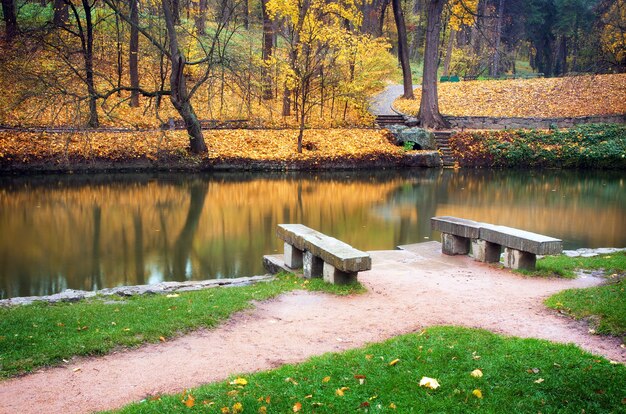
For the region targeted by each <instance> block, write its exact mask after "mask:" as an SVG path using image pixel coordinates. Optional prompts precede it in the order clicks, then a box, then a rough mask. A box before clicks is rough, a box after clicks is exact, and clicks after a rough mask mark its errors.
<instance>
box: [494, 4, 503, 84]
mask: <svg viewBox="0 0 626 414" xmlns="http://www.w3.org/2000/svg"><path fill="white" fill-rule="evenodd" d="M503 16H504V0H500V4H499V6H498V20H497V22H496V34H495V36H496V38H495V42H494V44H495V46H494V51H493V61H492V62H491V76H492V77H494V78H497V77H498V76H499V75H500V42H501V40H502V17H503Z"/></svg>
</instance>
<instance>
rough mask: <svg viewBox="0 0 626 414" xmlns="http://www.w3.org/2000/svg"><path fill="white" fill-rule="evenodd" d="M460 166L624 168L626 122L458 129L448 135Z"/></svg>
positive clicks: (625, 164)
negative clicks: (546, 128) (467, 130)
mask: <svg viewBox="0 0 626 414" xmlns="http://www.w3.org/2000/svg"><path fill="white" fill-rule="evenodd" d="M450 147H451V149H452V151H453V154H454V155H455V156H456V157H457V159H458V160H459V164H460V165H461V166H466V167H545V168H626V155H625V154H626V126H625V125H618V124H588V125H580V126H577V127H574V128H571V129H563V130H557V129H551V130H547V131H537V130H504V131H477V132H461V133H457V134H455V135H453V136H452V137H450Z"/></svg>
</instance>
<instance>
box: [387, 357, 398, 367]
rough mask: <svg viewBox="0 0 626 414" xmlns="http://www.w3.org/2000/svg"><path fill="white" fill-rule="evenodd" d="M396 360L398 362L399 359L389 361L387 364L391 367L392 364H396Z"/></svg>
mask: <svg viewBox="0 0 626 414" xmlns="http://www.w3.org/2000/svg"><path fill="white" fill-rule="evenodd" d="M398 362H400V359H394V360H393V361H391V362H390V363H389V366H391V367H393V366H394V365H396V364H397V363H398Z"/></svg>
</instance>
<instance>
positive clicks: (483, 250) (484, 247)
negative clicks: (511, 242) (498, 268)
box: [472, 239, 502, 263]
mask: <svg viewBox="0 0 626 414" xmlns="http://www.w3.org/2000/svg"><path fill="white" fill-rule="evenodd" d="M501 251H502V246H500V245H499V244H496V243H491V242H488V241H486V240H481V239H474V240H472V253H473V255H474V259H475V260H478V261H479V262H484V263H498V262H499V261H500V253H501Z"/></svg>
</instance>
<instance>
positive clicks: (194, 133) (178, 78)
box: [161, 0, 207, 154]
mask: <svg viewBox="0 0 626 414" xmlns="http://www.w3.org/2000/svg"><path fill="white" fill-rule="evenodd" d="M161 5H162V7H163V14H164V18H165V25H166V27H167V34H168V37H169V43H170V62H171V64H172V73H171V74H170V88H171V89H172V93H171V95H170V100H171V101H172V105H174V108H176V110H177V111H178V113H179V114H180V116H181V117H182V118H183V121H184V122H185V127H186V128H187V133H188V134H189V151H191V152H192V153H193V154H201V153H203V152H207V147H206V144H205V142H204V136H203V135H202V129H201V128H200V122H199V121H198V117H197V116H196V114H195V112H194V110H193V106H192V105H191V101H190V97H189V92H188V91H187V82H186V79H185V73H184V69H185V56H184V55H183V54H182V53H181V52H180V49H179V48H178V37H177V35H176V28H175V27H174V18H173V16H172V11H171V10H170V5H169V1H168V0H161Z"/></svg>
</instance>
